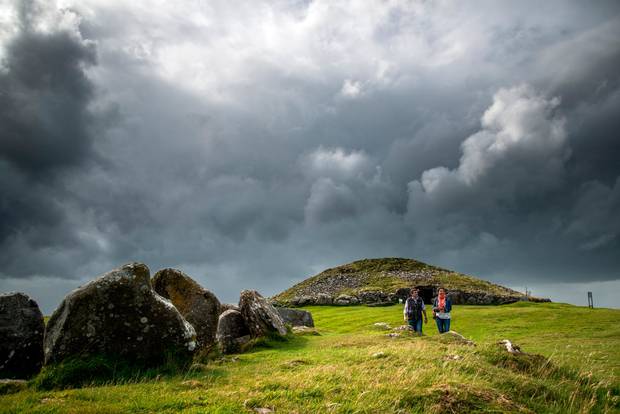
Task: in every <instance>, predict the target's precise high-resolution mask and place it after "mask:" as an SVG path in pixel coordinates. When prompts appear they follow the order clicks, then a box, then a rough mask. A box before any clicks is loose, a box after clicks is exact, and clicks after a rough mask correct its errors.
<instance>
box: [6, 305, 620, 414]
mask: <svg viewBox="0 0 620 414" xmlns="http://www.w3.org/2000/svg"><path fill="white" fill-rule="evenodd" d="M309 310H310V311H312V313H313V315H314V319H315V323H316V327H317V330H318V332H319V333H320V334H321V335H320V336H296V337H294V338H291V339H290V340H288V341H285V342H274V341H266V342H264V343H263V344H262V346H259V347H257V348H255V349H253V350H252V351H250V352H248V353H245V354H240V355H234V356H227V357H225V358H220V359H216V360H214V361H210V362H209V363H207V364H206V365H203V366H201V367H200V368H197V369H194V370H192V371H190V372H185V373H169V374H166V373H162V376H161V377H153V376H151V377H148V378H146V377H144V378H139V377H138V378H136V379H134V380H127V379H123V380H117V381H113V382H112V383H110V384H104V385H94V386H89V387H85V388H80V389H66V390H54V391H42V390H36V389H34V388H29V389H26V390H24V391H20V392H18V393H15V394H10V395H4V396H0V412H2V413H24V412H29V413H30V412H33V413H127V412H135V413H150V412H158V413H178V412H183V413H204V412H209V413H244V412H248V413H250V412H256V411H255V409H256V408H272V409H274V410H275V412H276V413H279V412H281V413H316V412H325V413H377V412H381V413H384V412H385V413H424V412H431V413H433V412H436V413H458V412H518V413H546V412H549V413H562V414H564V413H589V412H607V413H612V412H618V410H620V380H619V378H620V323H619V322H620V311H618V310H610V309H588V308H583V307H575V306H571V305H564V304H536V303H524V302H520V303H515V304H511V305H503V306H492V307H489V306H455V307H454V310H453V328H454V329H455V330H457V331H459V332H460V333H462V334H463V335H465V336H466V337H468V338H471V339H473V340H474V341H476V343H477V345H476V346H468V345H463V344H459V343H458V342H455V341H451V340H449V339H448V338H446V337H440V336H439V335H437V334H436V329H435V328H434V327H433V326H432V325H431V324H430V323H432V322H433V321H432V320H431V321H430V323H429V325H426V326H425V333H426V334H427V336H424V337H422V338H417V337H411V336H403V337H398V338H390V337H387V336H386V333H387V332H390V331H382V330H378V329H377V328H375V327H374V326H373V324H374V323H376V322H387V323H389V324H390V325H392V326H398V325H400V324H401V323H402V322H401V318H402V309H401V307H400V306H390V307H385V308H369V307H362V306H356V307H331V306H316V307H312V308H309ZM504 338H508V339H510V340H512V341H514V342H516V343H518V344H519V345H521V346H522V349H523V350H524V351H526V352H530V353H540V354H542V355H544V356H545V357H548V358H549V359H550V361H549V362H546V358H543V359H539V358H537V357H532V358H526V359H524V360H520V359H515V358H512V357H511V356H510V355H508V354H505V353H503V352H502V351H500V350H499V348H498V347H497V346H496V345H495V342H496V341H497V340H499V339H504Z"/></svg>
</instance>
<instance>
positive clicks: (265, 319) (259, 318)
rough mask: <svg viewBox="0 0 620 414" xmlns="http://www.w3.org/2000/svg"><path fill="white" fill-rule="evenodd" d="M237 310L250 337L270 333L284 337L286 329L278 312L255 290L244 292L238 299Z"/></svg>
mask: <svg viewBox="0 0 620 414" xmlns="http://www.w3.org/2000/svg"><path fill="white" fill-rule="evenodd" d="M239 309H240V311H241V315H242V316H243V319H244V320H245V323H246V324H247V326H248V329H249V330H250V334H251V335H252V337H255V338H256V337H259V336H264V335H268V334H271V333H277V334H280V335H286V327H285V326H284V322H282V318H280V315H279V314H278V311H276V309H275V308H274V307H273V305H272V304H271V303H270V302H269V301H268V300H267V299H265V298H264V297H262V296H261V295H260V294H259V293H258V292H257V291H255V290H244V291H242V292H241V297H240V298H239Z"/></svg>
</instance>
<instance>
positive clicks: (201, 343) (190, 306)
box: [152, 269, 221, 348]
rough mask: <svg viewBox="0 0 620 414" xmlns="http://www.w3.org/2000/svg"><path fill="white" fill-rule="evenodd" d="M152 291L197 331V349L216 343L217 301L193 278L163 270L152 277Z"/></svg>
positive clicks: (218, 311) (218, 312)
mask: <svg viewBox="0 0 620 414" xmlns="http://www.w3.org/2000/svg"><path fill="white" fill-rule="evenodd" d="M152 283H153V289H155V291H156V292H157V293H159V294H160V295H161V296H163V297H164V298H166V299H168V300H170V301H171V302H172V304H173V305H174V306H175V307H176V308H177V309H178V311H179V312H181V315H183V317H184V318H185V319H186V320H187V321H188V322H189V323H190V324H192V326H193V327H194V329H195V330H196V339H197V346H198V348H209V347H211V346H212V345H214V344H215V332H216V331H217V321H218V317H219V316H220V306H221V305H220V301H219V300H218V299H217V297H216V296H215V295H214V294H213V293H211V292H210V291H208V290H207V289H204V288H203V287H202V286H200V285H199V284H198V283H197V282H196V281H195V280H194V279H192V278H191V277H189V276H188V275H186V274H185V273H183V272H181V271H180V270H177V269H162V270H160V271H159V272H157V273H155V276H153V280H152Z"/></svg>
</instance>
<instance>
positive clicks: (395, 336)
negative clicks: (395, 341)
mask: <svg viewBox="0 0 620 414" xmlns="http://www.w3.org/2000/svg"><path fill="white" fill-rule="evenodd" d="M385 336H387V337H390V338H398V337H399V336H401V335H400V334H399V333H395V332H392V333H389V334H385Z"/></svg>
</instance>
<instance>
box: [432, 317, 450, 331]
mask: <svg viewBox="0 0 620 414" xmlns="http://www.w3.org/2000/svg"><path fill="white" fill-rule="evenodd" d="M435 322H436V323H437V329H439V333H446V332H448V331H449V330H450V319H441V318H435Z"/></svg>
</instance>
